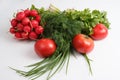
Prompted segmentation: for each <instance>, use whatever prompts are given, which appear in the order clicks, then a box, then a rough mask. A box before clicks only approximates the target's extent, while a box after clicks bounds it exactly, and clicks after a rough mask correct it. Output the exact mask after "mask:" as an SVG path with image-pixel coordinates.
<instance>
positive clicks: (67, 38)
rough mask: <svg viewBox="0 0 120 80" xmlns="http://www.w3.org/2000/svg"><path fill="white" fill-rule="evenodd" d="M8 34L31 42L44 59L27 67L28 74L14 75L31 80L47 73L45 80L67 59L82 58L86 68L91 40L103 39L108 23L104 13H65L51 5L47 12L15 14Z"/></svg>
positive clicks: (38, 10)
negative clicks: (74, 56) (74, 55)
mask: <svg viewBox="0 0 120 80" xmlns="http://www.w3.org/2000/svg"><path fill="white" fill-rule="evenodd" d="M11 25H12V27H11V28H10V32H11V33H12V34H14V35H15V37H16V39H23V40H35V41H36V42H35V45H34V50H35V52H36V54H37V55H38V56H40V57H43V58H44V59H43V60H42V61H40V62H37V63H35V64H32V65H28V66H27V67H31V68H32V69H30V70H28V71H22V70H17V69H13V68H12V69H13V70H15V71H16V72H17V73H19V74H21V75H23V76H25V77H30V78H31V79H32V80H34V79H36V78H38V77H40V76H42V75H43V74H45V73H47V72H48V76H47V80H49V79H50V78H51V77H52V76H53V75H54V74H55V73H56V72H57V71H59V70H61V69H62V67H63V66H64V64H66V71H67V68H68V64H69V59H70V55H71V54H74V50H75V51H76V52H77V53H80V54H81V55H83V56H84V57H85V59H86V61H87V63H88V65H89V70H90V72H91V73H92V70H91V67H90V59H89V58H88V57H87V54H88V53H89V52H91V51H92V50H93V48H94V40H101V39H104V38H105V37H106V36H107V34H108V29H109V21H108V19H107V17H106V12H105V11H101V12H100V11H99V10H93V11H91V10H90V9H84V10H83V11H78V10H75V9H67V10H64V11H60V10H59V9H57V8H56V7H54V6H53V5H50V7H49V9H47V10H46V9H44V8H40V9H39V8H36V7H35V6H34V5H32V7H31V8H30V9H26V10H23V11H21V12H18V13H17V14H16V15H15V17H14V18H13V19H12V20H11Z"/></svg>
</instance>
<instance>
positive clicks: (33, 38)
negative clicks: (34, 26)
mask: <svg viewBox="0 0 120 80" xmlns="http://www.w3.org/2000/svg"><path fill="white" fill-rule="evenodd" d="M37 37H38V35H37V34H36V33H35V32H33V31H32V32H30V34H29V38H30V39H31V40H36V39H37Z"/></svg>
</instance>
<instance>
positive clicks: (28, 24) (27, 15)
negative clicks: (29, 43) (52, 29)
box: [10, 9, 44, 40]
mask: <svg viewBox="0 0 120 80" xmlns="http://www.w3.org/2000/svg"><path fill="white" fill-rule="evenodd" d="M40 21H41V16H40V15H39V14H38V12H37V10H29V9H26V10H23V11H20V12H17V14H16V15H15V17H14V18H13V19H12V20H11V28H10V32H11V33H12V34H14V36H15V37H16V38H17V39H30V40H36V39H37V38H38V37H39V36H40V35H41V34H42V33H43V30H44V29H43V27H42V26H41V25H40Z"/></svg>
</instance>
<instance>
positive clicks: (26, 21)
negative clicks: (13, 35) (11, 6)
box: [22, 17, 30, 25]
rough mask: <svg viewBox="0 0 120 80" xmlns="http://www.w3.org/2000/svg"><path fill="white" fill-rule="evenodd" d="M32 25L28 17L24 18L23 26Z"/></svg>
mask: <svg viewBox="0 0 120 80" xmlns="http://www.w3.org/2000/svg"><path fill="white" fill-rule="evenodd" d="M29 23H30V19H29V18H28V17H25V18H23V20H22V24H23V25H28V24H29Z"/></svg>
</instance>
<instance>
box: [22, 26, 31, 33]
mask: <svg viewBox="0 0 120 80" xmlns="http://www.w3.org/2000/svg"><path fill="white" fill-rule="evenodd" d="M23 30H24V32H30V31H31V28H30V26H24V28H23Z"/></svg>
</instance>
